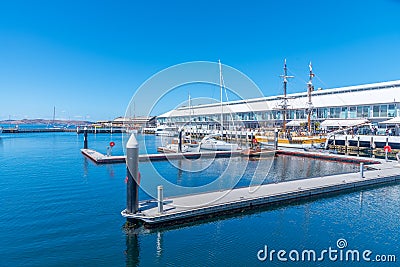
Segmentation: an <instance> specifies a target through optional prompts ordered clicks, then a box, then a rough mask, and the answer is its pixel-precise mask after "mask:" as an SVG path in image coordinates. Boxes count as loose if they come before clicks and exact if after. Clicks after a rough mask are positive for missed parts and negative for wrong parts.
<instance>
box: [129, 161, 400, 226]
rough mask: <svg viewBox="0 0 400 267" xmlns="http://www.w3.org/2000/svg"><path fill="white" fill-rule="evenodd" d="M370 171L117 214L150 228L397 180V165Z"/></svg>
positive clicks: (168, 201) (178, 199) (151, 203)
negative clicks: (362, 173) (160, 208)
mask: <svg viewBox="0 0 400 267" xmlns="http://www.w3.org/2000/svg"><path fill="white" fill-rule="evenodd" d="M374 168H375V170H371V171H366V172H364V178H362V177H361V175H360V173H348V174H340V175H332V176H326V177H317V178H311V179H303V180H295V181H288V182H282V183H277V184H266V185H261V186H258V187H246V188H239V189H233V190H224V191H217V192H209V193H201V194H194V195H187V196H180V197H173V198H166V199H164V201H163V203H164V206H163V209H164V212H162V213H159V212H158V208H157V200H150V201H144V202H141V203H139V212H138V213H136V214H128V213H126V211H125V210H124V211H122V212H121V214H122V216H124V217H126V218H128V219H130V220H134V221H141V222H143V223H144V224H145V225H146V226H148V227H154V226H157V225H164V224H175V223H182V222H187V221H193V220H196V219H204V218H208V217H212V216H216V215H221V214H225V213H227V212H235V211H238V210H243V209H251V208H252V207H254V206H261V205H263V206H265V205H270V204H273V203H281V202H287V201H291V200H295V199H301V198H307V197H312V196H318V195H324V194H327V193H334V192H340V191H345V190H351V189H355V188H360V187H365V186H370V185H378V184H384V183H392V182H398V181H399V180H400V165H399V164H398V163H397V162H394V161H392V162H383V161H381V164H377V165H376V166H374Z"/></svg>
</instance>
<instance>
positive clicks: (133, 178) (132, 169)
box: [126, 134, 139, 214]
mask: <svg viewBox="0 0 400 267" xmlns="http://www.w3.org/2000/svg"><path fill="white" fill-rule="evenodd" d="M138 163H139V144H138V142H137V140H136V137H135V135H134V134H131V137H130V138H129V140H128V143H127V144H126V165H127V166H126V173H127V177H128V179H127V180H128V181H127V185H126V197H127V199H126V212H127V213H130V214H134V213H136V212H137V211H138V209H139V199H138V191H139V181H138V178H139V177H138V176H139V164H138Z"/></svg>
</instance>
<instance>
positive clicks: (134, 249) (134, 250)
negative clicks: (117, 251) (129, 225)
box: [125, 233, 140, 267]
mask: <svg viewBox="0 0 400 267" xmlns="http://www.w3.org/2000/svg"><path fill="white" fill-rule="evenodd" d="M125 256H126V266H128V267H133V266H139V263H140V257H139V256H140V244H139V237H138V233H127V234H126V250H125Z"/></svg>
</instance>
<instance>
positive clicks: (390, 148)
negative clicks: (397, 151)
mask: <svg viewBox="0 0 400 267" xmlns="http://www.w3.org/2000/svg"><path fill="white" fill-rule="evenodd" d="M383 149H384V150H385V151H386V152H392V147H391V146H384V147H383Z"/></svg>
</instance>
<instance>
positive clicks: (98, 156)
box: [81, 149, 241, 164]
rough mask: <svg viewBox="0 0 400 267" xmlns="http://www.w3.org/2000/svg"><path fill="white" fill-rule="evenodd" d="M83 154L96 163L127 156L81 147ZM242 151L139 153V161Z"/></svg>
mask: <svg viewBox="0 0 400 267" xmlns="http://www.w3.org/2000/svg"><path fill="white" fill-rule="evenodd" d="M81 152H82V154H83V155H85V156H86V157H87V158H89V159H90V160H92V161H93V162H94V163H96V164H113V163H125V161H126V157H125V156H107V155H104V154H102V153H100V152H98V151H95V150H92V149H81ZM240 155H241V151H212V152H193V153H162V154H143V155H139V161H140V162H143V161H159V160H170V159H182V158H186V159H196V158H200V157H204V158H213V157H215V158H223V157H232V156H240Z"/></svg>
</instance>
